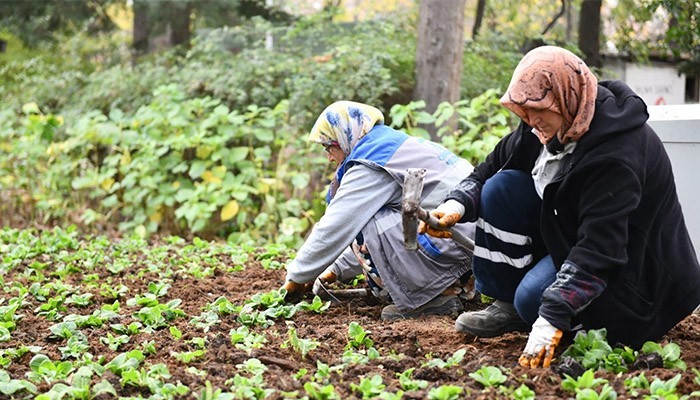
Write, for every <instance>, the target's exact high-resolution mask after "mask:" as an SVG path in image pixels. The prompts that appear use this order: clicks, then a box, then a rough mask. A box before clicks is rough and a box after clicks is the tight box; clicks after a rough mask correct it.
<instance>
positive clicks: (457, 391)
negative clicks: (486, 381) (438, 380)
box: [428, 385, 464, 400]
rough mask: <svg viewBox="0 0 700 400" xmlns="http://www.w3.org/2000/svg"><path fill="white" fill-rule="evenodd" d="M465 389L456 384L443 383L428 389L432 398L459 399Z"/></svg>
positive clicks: (431, 399) (433, 399) (429, 397)
mask: <svg viewBox="0 0 700 400" xmlns="http://www.w3.org/2000/svg"><path fill="white" fill-rule="evenodd" d="M463 391H464V389H462V388H461V387H459V386H455V385H441V386H438V387H436V388H432V389H430V391H428V399H430V400H457V399H459V398H460V395H461V394H462V392H463Z"/></svg>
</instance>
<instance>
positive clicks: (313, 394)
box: [304, 382, 340, 400]
mask: <svg viewBox="0 0 700 400" xmlns="http://www.w3.org/2000/svg"><path fill="white" fill-rule="evenodd" d="M304 390H305V391H306V394H307V395H308V396H309V398H310V399H314V400H338V399H340V396H339V395H338V393H337V392H336V391H335V387H334V386H333V385H319V384H318V383H316V382H306V383H305V384H304Z"/></svg>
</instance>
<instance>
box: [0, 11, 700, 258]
mask: <svg viewBox="0 0 700 400" xmlns="http://www.w3.org/2000/svg"><path fill="white" fill-rule="evenodd" d="M171 2H175V3H178V5H183V4H185V5H187V4H189V6H191V7H194V8H193V10H194V11H193V13H194V14H196V15H197V18H195V19H193V20H192V25H193V27H194V28H195V29H196V30H195V34H194V36H193V38H192V41H191V45H190V46H185V47H182V46H181V47H176V48H172V49H166V50H162V51H157V52H153V53H151V54H148V55H145V56H141V57H139V58H135V57H134V53H133V51H132V50H131V48H130V41H131V37H130V36H129V34H128V33H127V32H126V31H125V30H124V29H115V25H118V26H121V25H123V24H124V19H125V18H126V19H127V20H128V19H129V18H131V17H133V15H132V16H131V17H129V15H128V13H127V14H124V13H125V11H124V10H125V9H124V5H125V4H126V3H125V2H123V1H120V0H100V1H93V2H87V3H86V4H82V3H81V4H80V5H79V4H77V3H76V2H65V1H61V0H53V1H49V2H43V3H42V4H38V2H33V3H24V2H15V3H17V7H15V8H13V9H12V12H10V13H7V14H5V15H3V16H2V18H1V19H2V21H3V24H4V25H3V26H4V28H3V30H0V40H4V41H6V42H7V49H6V52H5V53H0V104H1V105H2V106H0V217H1V218H2V221H3V222H4V221H8V222H7V223H9V224H11V225H31V224H36V223H50V222H53V223H56V222H57V223H69V222H70V223H79V224H81V225H82V226H83V227H84V228H94V229H105V228H106V227H110V226H116V227H118V229H120V230H122V231H125V232H137V233H139V234H140V235H142V236H147V235H150V234H178V235H200V236H209V237H213V236H219V237H228V238H230V239H232V240H250V241H254V242H269V241H278V242H280V243H284V244H288V245H291V246H296V245H299V244H300V243H301V241H302V237H303V236H304V234H305V233H306V232H307V231H308V229H309V228H310V226H311V225H312V224H313V222H315V221H316V220H317V219H318V217H319V216H320V215H321V214H322V212H323V208H324V204H323V201H322V199H323V195H324V191H325V188H326V183H327V181H328V178H329V176H330V174H331V172H332V166H330V165H329V164H328V163H327V161H326V160H325V157H324V156H323V154H322V152H321V151H319V149H318V148H315V147H314V146H313V145H308V144H307V143H306V142H305V136H306V133H307V132H308V130H309V128H310V126H311V124H312V123H313V120H314V119H315V117H316V116H317V115H318V113H319V112H320V111H321V110H322V109H323V108H324V107H325V106H326V105H328V104H330V103H332V102H333V101H336V100H338V99H348V100H355V101H361V102H366V103H369V104H373V105H376V106H377V107H379V108H380V109H382V110H383V111H384V112H385V115H386V116H387V123H389V124H391V125H392V126H394V127H397V128H399V129H403V130H405V131H406V132H408V133H409V134H412V135H420V136H425V130H424V128H425V124H434V125H435V126H437V127H438V128H439V133H440V137H441V140H442V143H443V145H445V146H446V147H448V148H449V149H451V150H453V151H454V152H456V153H458V154H460V155H461V156H463V157H465V158H467V159H469V160H470V161H472V162H473V163H477V162H478V161H480V160H481V159H483V157H484V156H485V155H486V154H487V153H488V152H489V150H490V149H491V148H492V147H493V146H494V144H495V143H496V142H497V141H498V139H499V138H500V137H502V136H503V135H504V134H505V133H507V132H509V131H510V129H511V128H513V127H514V125H515V122H516V121H515V119H514V118H513V116H512V115H511V114H509V113H508V112H507V111H506V110H505V109H503V108H502V107H501V106H500V105H499V104H498V98H499V97H500V94H501V93H502V91H503V90H504V89H505V87H506V86H507V85H508V82H509V80H510V75H511V73H512V71H513V69H514V67H515V65H516V64H517V62H518V61H519V59H520V57H521V55H522V49H523V46H524V45H525V44H526V43H525V42H524V39H523V36H522V35H523V34H525V36H526V39H527V40H531V39H533V38H535V39H538V40H541V41H543V42H544V43H547V42H556V43H560V44H563V45H565V46H567V47H568V48H571V49H572V50H576V49H575V46H572V45H571V44H569V43H570V42H567V41H568V40H569V39H570V38H569V33H568V31H567V29H566V28H567V27H568V25H567V26H565V25H564V24H561V23H558V24H556V25H555V26H554V28H553V29H552V30H551V31H550V32H549V33H548V34H547V35H548V36H547V37H539V36H538V35H539V33H538V27H541V26H542V24H543V22H542V21H547V22H549V21H550V20H551V18H552V15H553V14H555V13H556V12H557V7H555V6H554V5H553V4H554V3H551V4H550V5H549V6H548V7H544V6H542V7H540V6H538V4H540V3H539V2H538V3H537V4H534V3H533V4H530V3H528V4H520V2H514V1H508V2H505V3H503V9H502V10H501V11H500V12H498V13H495V11H496V10H495V9H493V8H492V7H491V6H489V7H488V8H487V12H486V14H485V22H484V29H482V30H481V33H480V34H479V36H478V38H473V39H470V40H467V41H466V42H465V47H464V58H463V73H462V86H461V99H462V100H460V101H458V102H456V103H455V104H443V105H441V106H440V107H439V108H438V110H437V111H436V112H435V113H433V114H429V113H427V112H425V109H424V107H425V105H424V103H422V102H421V101H412V99H411V95H412V91H413V87H414V85H415V78H414V67H415V50H416V32H415V25H416V16H415V15H414V14H413V11H412V10H413V9H412V8H411V4H406V2H399V1H396V2H393V4H394V6H395V7H394V8H395V9H396V10H397V11H396V12H395V13H393V14H377V15H376V16H375V17H374V18H372V19H371V20H368V19H359V20H355V17H356V16H357V15H358V14H357V13H358V12H359V9H355V10H349V9H347V8H346V9H345V10H343V9H342V8H338V7H335V6H333V4H331V3H332V2H327V3H326V5H327V6H328V7H326V8H324V9H323V10H322V11H320V12H317V13H313V14H309V15H307V16H292V15H290V14H287V13H286V12H285V11H283V10H280V9H266V8H265V7H262V8H260V4H261V3H260V2H259V1H257V0H239V1H234V2H226V1H223V0H222V1H219V0H216V1H212V2H207V5H208V7H205V6H204V3H202V2H192V1H189V0H171ZM20 3H21V4H20ZM64 3H65V4H64ZM67 3H75V4H67ZM408 3H411V2H408ZM662 3H663V4H662ZM163 4H166V3H163ZM168 4H169V3H168ZM355 4H359V3H358V2H355ZM469 4H470V5H469V6H468V7H472V6H473V4H472V3H471V2H470V3H469ZM489 4H490V3H489ZM571 4H572V5H573V6H578V4H579V3H578V2H573V3H571ZM635 5H639V4H637V2H635V1H634V0H624V1H620V4H619V6H620V10H630V9H634V6H635ZM660 5H661V6H664V7H666V9H667V10H668V12H669V13H671V15H672V16H673V17H674V18H675V20H676V21H678V24H677V25H675V26H672V27H671V29H670V30H669V35H670V36H671V38H673V37H675V38H676V43H677V46H676V47H674V49H676V50H677V51H679V52H680V53H688V52H689V51H691V50H692V49H693V48H694V47H693V46H696V45H697V31H696V32H695V33H691V34H686V33H684V32H686V31H687V28H688V27H689V26H690V27H691V28H692V24H696V23H697V22H696V21H697V18H696V17H695V14H694V13H696V11H697V10H695V9H693V8H688V7H686V6H685V5H682V4H670V5H668V4H666V3H665V2H658V1H656V2H648V1H647V2H646V3H644V4H643V6H644V7H641V6H640V7H637V9H636V11H635V13H634V16H633V17H634V21H644V20H645V19H646V20H649V19H650V18H652V15H654V13H653V12H652V11H654V10H656V9H657V8H658V7H659V6H660ZM63 6H66V7H68V6H69V8H65V7H63ZM162 8H166V7H160V8H159V7H152V6H149V9H150V11H151V12H152V17H153V18H154V22H153V26H152V29H153V34H160V33H162V32H164V31H167V29H169V28H168V25H167V23H166V22H167V17H168V15H169V14H168V13H167V12H166V11H164V10H161V9H162ZM367 10H369V9H367ZM71 12H72V13H71ZM53 14H56V17H54V18H53V19H51V18H49V19H47V18H46V16H47V15H49V16H50V15H53ZM618 14H619V13H617V14H614V15H613V20H615V21H618V22H619V21H631V20H630V19H628V20H624V18H623V17H622V16H619V15H618ZM124 15H127V16H126V17H124ZM353 15H354V16H355V17H353ZM115 16H120V17H115ZM42 18H43V19H42ZM630 18H631V17H630ZM22 24H30V25H31V24H34V25H32V26H36V27H37V29H35V30H34V31H27V30H26V29H24V28H21V27H22ZM620 26H624V24H623V23H622V22H620ZM630 26H632V25H630ZM20 28H21V29H20ZM621 29H622V28H621ZM622 32H623V33H624V30H622ZM674 35H675V36H674ZM623 37H625V38H627V39H629V37H630V36H629V35H628V36H624V35H623ZM270 39H273V41H274V46H272V47H270V46H269V43H270ZM619 42H620V43H625V42H624V40H622V39H620V40H619ZM635 43H637V44H638V43H641V42H630V44H629V46H628V47H626V48H629V49H634V48H636V47H635V46H637V44H635ZM662 45H663V44H660V46H662ZM638 47H639V46H638Z"/></svg>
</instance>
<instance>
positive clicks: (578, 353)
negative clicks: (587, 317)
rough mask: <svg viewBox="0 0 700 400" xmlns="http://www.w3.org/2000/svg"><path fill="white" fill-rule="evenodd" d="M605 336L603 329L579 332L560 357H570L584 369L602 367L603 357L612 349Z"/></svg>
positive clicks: (605, 332)
mask: <svg viewBox="0 0 700 400" xmlns="http://www.w3.org/2000/svg"><path fill="white" fill-rule="evenodd" d="M606 336H607V330H606V329H605V328H602V329H597V330H596V329H591V330H589V331H588V332H585V331H579V332H578V333H576V336H575V337H574V342H573V343H572V344H571V346H569V348H568V349H566V351H564V353H563V354H562V357H572V358H574V359H575V360H576V361H578V362H580V363H581V365H583V367H584V368H586V369H598V367H599V366H602V365H604V360H605V357H606V356H607V355H608V354H610V353H611V352H612V348H611V347H610V345H609V344H608V342H607V340H606V339H605V338H606Z"/></svg>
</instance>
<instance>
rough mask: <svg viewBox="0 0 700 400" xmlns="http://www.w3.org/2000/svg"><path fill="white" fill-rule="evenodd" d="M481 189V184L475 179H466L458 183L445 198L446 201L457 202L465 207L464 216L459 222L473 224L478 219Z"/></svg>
mask: <svg viewBox="0 0 700 400" xmlns="http://www.w3.org/2000/svg"><path fill="white" fill-rule="evenodd" d="M481 187H482V184H481V182H479V181H477V180H476V179H473V178H466V179H464V180H462V181H461V182H460V183H458V184H457V186H455V187H454V188H453V189H452V190H451V191H450V193H449V194H448V195H447V198H445V201H448V200H456V201H458V202H459V203H461V204H463V205H464V209H465V211H464V215H463V216H462V218H461V219H460V220H459V222H473V221H476V219H477V218H478V216H479V204H481Z"/></svg>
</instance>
